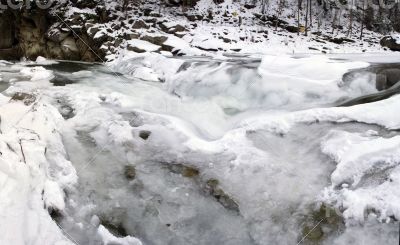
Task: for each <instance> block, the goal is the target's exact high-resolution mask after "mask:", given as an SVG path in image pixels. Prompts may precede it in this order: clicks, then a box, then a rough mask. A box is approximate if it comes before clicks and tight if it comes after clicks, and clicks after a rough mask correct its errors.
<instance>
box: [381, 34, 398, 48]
mask: <svg viewBox="0 0 400 245" xmlns="http://www.w3.org/2000/svg"><path fill="white" fill-rule="evenodd" d="M380 43H381V46H382V47H386V48H389V49H390V50H392V51H400V41H399V39H396V38H394V37H392V36H386V37H384V38H382V39H381V42H380Z"/></svg>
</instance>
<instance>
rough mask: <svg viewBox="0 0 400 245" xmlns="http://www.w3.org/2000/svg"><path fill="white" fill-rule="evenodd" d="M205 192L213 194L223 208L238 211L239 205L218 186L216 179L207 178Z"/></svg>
mask: <svg viewBox="0 0 400 245" xmlns="http://www.w3.org/2000/svg"><path fill="white" fill-rule="evenodd" d="M205 192H206V193H207V194H209V195H211V196H213V197H214V198H215V199H216V201H217V202H219V203H220V204H221V205H222V206H223V207H224V208H226V209H228V210H231V211H234V212H237V213H240V209H239V205H238V204H237V203H236V201H235V200H233V199H232V198H231V197H230V196H228V195H227V194H226V193H225V192H224V191H223V190H222V189H221V188H220V187H219V181H218V180H217V179H209V180H207V182H206V186H205Z"/></svg>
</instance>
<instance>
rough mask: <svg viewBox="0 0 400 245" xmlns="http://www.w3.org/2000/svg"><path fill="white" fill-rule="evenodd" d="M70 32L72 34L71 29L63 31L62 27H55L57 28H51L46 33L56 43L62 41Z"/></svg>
mask: <svg viewBox="0 0 400 245" xmlns="http://www.w3.org/2000/svg"><path fill="white" fill-rule="evenodd" d="M70 34H71V31H63V30H61V29H58V28H55V29H50V30H49V31H47V32H46V34H45V37H46V38H47V39H49V40H51V41H53V42H55V43H61V42H62V41H64V40H65V39H66V38H67V37H68V36H69V35H70Z"/></svg>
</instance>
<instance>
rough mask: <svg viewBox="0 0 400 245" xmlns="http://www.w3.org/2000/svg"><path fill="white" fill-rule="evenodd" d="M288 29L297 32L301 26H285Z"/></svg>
mask: <svg viewBox="0 0 400 245" xmlns="http://www.w3.org/2000/svg"><path fill="white" fill-rule="evenodd" d="M285 29H286V31H288V32H291V33H297V32H298V30H299V28H298V27H297V26H286V27H285Z"/></svg>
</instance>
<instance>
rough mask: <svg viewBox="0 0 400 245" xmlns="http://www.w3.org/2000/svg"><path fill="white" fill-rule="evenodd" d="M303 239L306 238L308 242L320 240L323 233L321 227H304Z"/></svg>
mask: <svg viewBox="0 0 400 245" xmlns="http://www.w3.org/2000/svg"><path fill="white" fill-rule="evenodd" d="M302 235H303V237H306V236H307V237H306V239H308V240H312V241H315V240H320V239H321V238H322V236H323V235H324V232H323V231H322V228H321V226H317V227H315V226H306V227H304V229H303V234H302Z"/></svg>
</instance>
